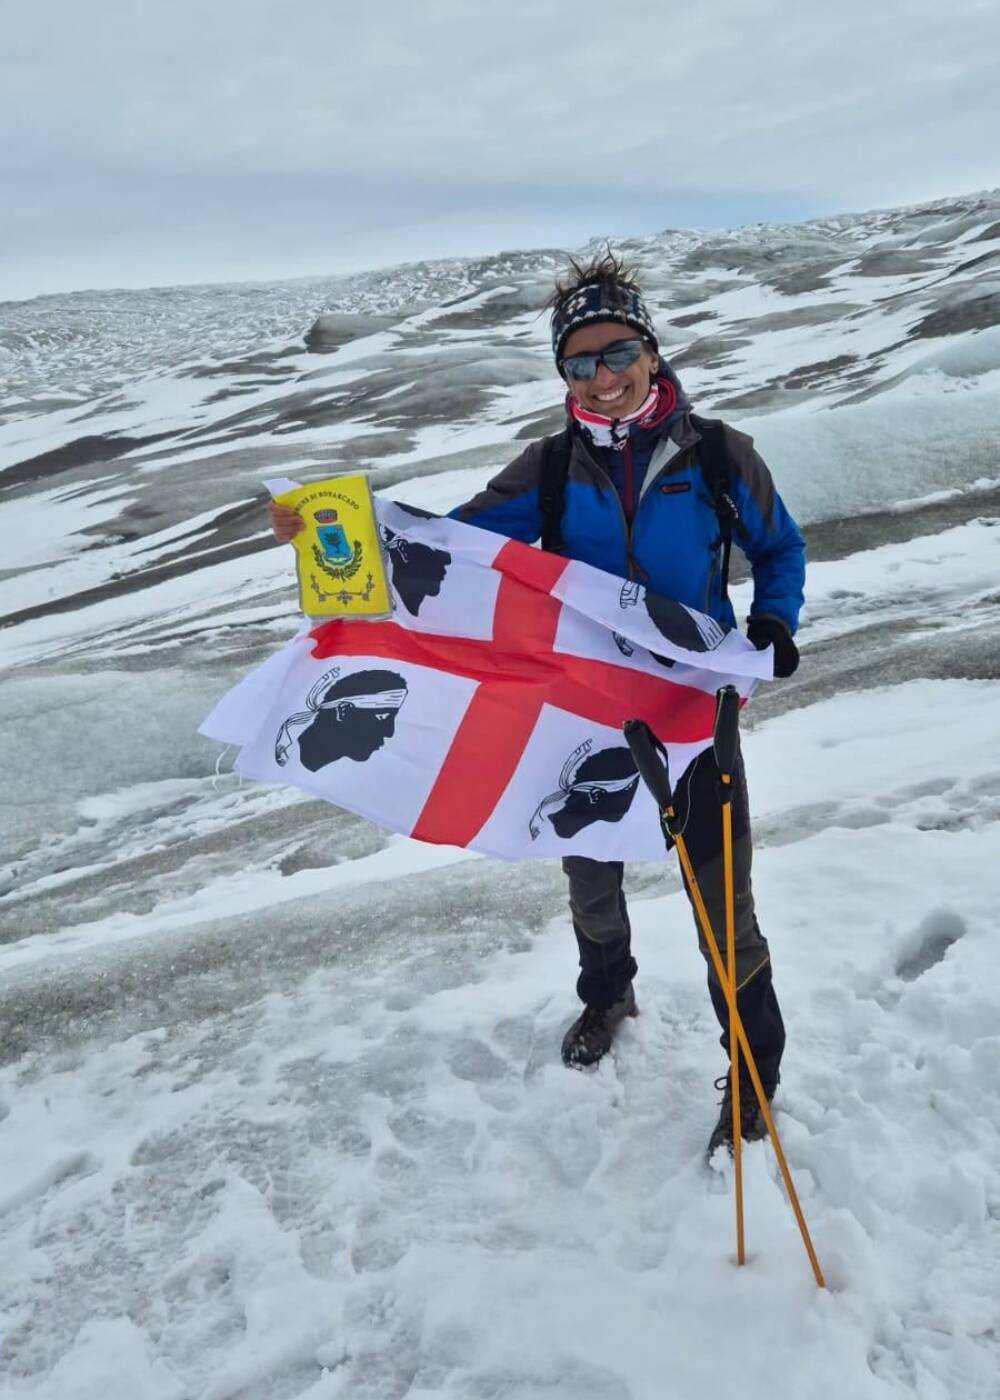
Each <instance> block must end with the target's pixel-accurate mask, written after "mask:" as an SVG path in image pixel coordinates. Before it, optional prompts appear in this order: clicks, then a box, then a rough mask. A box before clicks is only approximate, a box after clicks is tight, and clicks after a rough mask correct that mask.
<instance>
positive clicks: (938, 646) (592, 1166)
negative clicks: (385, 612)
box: [0, 193, 1000, 1400]
mask: <svg viewBox="0 0 1000 1400" xmlns="http://www.w3.org/2000/svg"><path fill="white" fill-rule="evenodd" d="M621 246H622V249H623V251H625V252H626V253H627V254H628V255H629V257H630V258H631V259H632V260H633V261H634V262H635V263H637V264H638V266H639V268H640V272H641V276H642V280H643V283H644V285H645V286H646V287H647V288H648V289H649V293H650V301H651V303H652V305H653V307H654V308H655V312H656V320H657V325H658V328H659V331H660V334H661V340H662V345H663V348H664V350H665V352H666V353H667V354H668V355H669V357H670V358H671V359H672V361H673V363H674V364H675V366H676V367H677V369H678V372H679V373H680V375H681V377H682V378H683V380H684V382H685V385H686V387H687V388H688V390H689V392H691V394H692V396H693V397H695V398H696V400H697V403H698V406H699V408H700V409H701V410H702V411H717V412H719V413H722V414H724V415H725V416H726V417H727V418H729V419H730V420H732V421H735V422H737V423H738V424H739V425H740V426H742V427H745V428H747V429H748V430H750V431H752V432H753V433H754V435H755V438H756V440H757V442H758V445H759V446H760V447H761V448H762V450H763V451H764V453H765V456H766V457H767V458H768V460H769V461H770V462H771V464H772V466H773V468H774V470H775V474H776V476H777V478H778V481H779V484H780V486H781V489H782V492H783V494H784V495H785V497H786V499H787V500H788V501H789V502H790V504H791V505H792V506H793V508H794V510H795V511H796V512H797V513H798V515H799V517H800V519H802V520H803V521H804V522H805V523H806V526H807V534H808V537H809V544H810V558H811V574H810V584H809V590H808V592H809V601H808V606H807V610H806V613H805V617H804V625H803V629H802V632H801V634H800V639H801V641H802V649H803V664H802V667H801V669H800V671H799V673H798V674H797V675H796V677H795V678H794V679H793V680H792V681H790V682H785V683H782V684H779V685H775V686H773V687H768V688H766V690H765V691H763V692H762V693H759V694H758V696H756V697H755V699H754V702H753V704H752V706H751V707H750V709H751V713H750V714H749V716H748V733H747V736H746V751H747V762H748V767H749V774H750V788H751V796H752V801H753V805H754V808H755V813H756V817H755V820H756V831H757V838H758V854H757V858H756V862H755V884H756V887H757V892H758V899H759V904H760V912H761V918H762V921H763V923H764V926H765V929H766V932H767V934H768V936H769V939H770V942H771V946H772V952H773V955H774V958H775V967H776V980H777V984H778V988H779V991H780V994H781V997H782V1001H783V1004H784V1008H785V1013H786V1019H787V1021H788V1024H789V1052H788V1057H787V1060H786V1066H785V1073H784V1080H783V1084H782V1086H781V1089H780V1091H779V1096H778V1099H777V1101H776V1108H777V1119H778V1125H779V1128H780V1129H781V1131H782V1133H783V1135H784V1138H785V1142H786V1147H787V1150H788V1153H789V1157H790V1159H791V1164H792V1169H793V1172H794V1173H795V1176H796V1180H797V1182H798V1184H799V1188H800V1191H801V1193H802V1196H803V1203H804V1206H805V1209H806V1213H807V1216H808V1218H809V1221H810V1225H811V1226H812V1228H813V1231H814V1235H815V1238H816V1244H817V1248H818V1250H819V1253H820V1257H821V1260H822V1262H823V1264H824V1267H825V1269H826V1272H827V1275H828V1281H829V1283H830V1285H831V1287H830V1291H829V1292H828V1293H819V1292H818V1291H817V1290H816V1288H815V1286H814V1284H813V1283H812V1281H811V1277H810V1275H809V1271H808V1268H807V1265H806V1260H805V1257H804V1255H803V1254H802V1251H801V1246H800V1244H799V1241H798V1236H797V1234H796V1232H795V1227H794V1223H793V1220H792V1216H791V1213H790V1212H789V1210H788V1209H787V1205H786V1203H785V1202H784V1200H783V1197H782V1192H781V1190H780V1187H779V1186H778V1184H777V1177H776V1173H775V1170H774V1167H773V1164H772V1162H771V1160H770V1158H769V1156H768V1153H767V1151H766V1150H765V1149H764V1148H763V1147H760V1148H754V1149H752V1150H751V1151H750V1153H749V1154H748V1164H747V1166H748V1177H749V1180H748V1231H749V1242H750V1250H751V1260H750V1266H749V1268H748V1269H747V1270H745V1271H737V1270H736V1269H735V1267H734V1266H733V1264H732V1260H731V1254H732V1224H731V1200H730V1196H729V1194H728V1189H727V1183H726V1182H725V1181H724V1180H722V1179H721V1178H720V1177H719V1176H718V1175H715V1176H713V1175H711V1174H708V1173H706V1172H705V1170H704V1169H703V1168H702V1167H701V1165H700V1161H699V1153H700V1148H701V1145H702V1143H703V1141H704V1139H705V1137H706V1136H707V1132H708V1130H709V1128H710V1126H711V1123H712V1121H713V1119H714V1111H715V1110H714V1104H715V1094H714V1091H713V1089H712V1079H713V1078H714V1077H715V1075H717V1074H719V1073H721V1072H722V1069H723V1066H722V1064H721V1061H720V1056H719V1051H718V1048H717V1046H716V1044H715V1038H716V1029H715V1025H714V1020H713V1018H712V1016H711V1010H710V1007H709V1004H708V999H707V997H706V995H705V992H704V986H703V970H702V965H701V962H700V959H699V957H698V954H697V951H696V948H695V945H694V937H693V932H692V930H691V928H690V921H689V916H688V913H687V910H686V907H685V905H684V900H683V895H682V894H681V893H680V892H679V884H678V880H677V876H676V872H675V871H674V870H673V868H672V867H671V868H668V870H667V872H666V873H665V874H664V871H663V869H662V868H659V867H657V868H648V869H647V868H640V867H636V868H635V869H633V870H631V871H630V882H629V883H630V889H631V890H632V891H633V900H632V909H633V922H634V925H635V928H636V944H637V948H636V951H637V956H638V959H639V961H640V964H641V967H642V971H641V974H640V979H639V983H638V993H639V999H640V1005H641V1009H642V1015H641V1016H640V1017H639V1019H638V1020H637V1021H636V1022H635V1023H634V1024H633V1025H630V1026H628V1027H627V1028H626V1030H625V1031H624V1032H623V1034H622V1036H621V1038H620V1041H619V1043H618V1045H617V1047H616V1049H615V1051H614V1053H613V1055H612V1057H610V1058H609V1059H608V1060H607V1061H605V1062H604V1063H603V1064H602V1065H601V1067H600V1068H599V1070H598V1071H597V1072H596V1073H593V1074H588V1075H579V1074H578V1075H571V1074H567V1073H566V1072H565V1071H564V1070H563V1069H562V1067H561V1066H560V1065H559V1063H558V1055H557V1050H558V1042H559V1038H560V1034H561V1029H562V1028H563V1026H564V1025H565V1024H566V1022H567V1021H568V1020H569V1019H570V1017H571V1016H572V1014H574V1006H573V996H572V985H573V978H574V969H573V962H574V948H573V940H572V934H571V931H570V928H569V924H568V919H567V916H566V913H565V910H564V890H563V880H562V877H561V874H560V872H559V871H558V869H557V868H553V867H551V866H549V865H548V864H546V863H538V862H536V863H532V864H530V865H527V866H522V867H509V866H503V865H501V864H499V863H497V862H493V861H486V860H478V859H472V858H469V857H468V856H467V855H465V853H462V852H454V851H447V850H439V849H434V848H426V847H419V846H415V845H413V844H411V843H407V842H403V841H399V840H397V839H396V838H391V837H388V836H386V835H385V834H383V833H381V832H379V831H376V830H374V829H373V828H371V827H369V826H367V825H366V824H365V823H364V822H362V821H360V820H359V819H357V818H354V817H351V816H349V815H348V814H346V813H341V812H337V811H335V810H333V809H331V808H328V807H325V806H323V805H322V804H320V803H317V802H313V801H310V800H306V799H305V798H304V797H302V796H301V795H298V796H297V795H295V794H293V793H291V792H285V791H280V790H277V791H271V790H263V789H256V788H241V787H239V786H238V785H237V783H236V782H235V780H234V779H233V778H232V777H231V776H230V775H228V774H227V773H226V771H225V765H224V764H223V765H222V766H221V770H220V772H218V773H216V772H215V763H216V758H217V754H216V752H215V750H214V748H213V746H211V745H210V744H208V743H207V742H206V741H204V740H201V739H199V738H198V737H197V735H196V733H195V730H196V725H197V722H198V720H199V719H200V718H201V716H202V715H203V714H204V712H205V711H206V710H207V709H208V708H209V706H210V705H211V703H212V701H213V700H214V699H215V697H216V696H217V695H218V694H219V693H220V692H221V691H222V690H223V689H225V688H226V687H227V686H228V685H229V684H231V683H232V681H233V680H234V679H235V678H236V677H237V676H238V675H239V674H241V673H242V672H244V671H246V670H248V669H249V668H250V666H251V665H253V664H254V663H255V662H256V661H257V660H259V659H261V658H262V657H263V656H264V655H265V654H266V653H267V651H268V650H269V649H271V648H273V647H274V646H275V645H276V644H277V643H278V642H279V641H280V640H281V639H282V638H283V637H284V636H286V635H287V633H288V632H289V631H290V630H291V629H292V628H293V627H294V625H295V616H294V601H293V597H292V590H291V569H290V561H289V559H288V558H287V557H286V555H287V551H283V550H280V549H274V548H271V547H269V543H268V536H267V534H266V530H265V527H264V521H263V518H262V511H261V506H260V502H261V499H262V491H261V488H260V481H261V478H262V477H264V476H266V475H274V474H276V473H279V472H280V473H281V474H291V475H295V476H298V477H301V478H306V479H308V478H309V477H310V476H322V475H327V474H329V473H331V472H335V471H339V470H344V469H348V468H352V467H357V466H361V467H364V468H366V469H370V470H371V471H372V472H373V474H374V480H375V484H376V487H377V488H378V489H382V490H386V491H389V492H391V494H394V495H397V496H399V497H400V498H401V499H404V500H409V501H412V502H414V503H415V504H421V505H424V506H426V507H428V508H431V509H435V510H439V509H446V508H448V507H450V506H451V505H453V504H455V503H456V502H457V501H459V500H461V499H463V498H464V497H466V496H467V495H469V494H471V492H472V491H473V490H474V489H475V488H476V487H477V486H478V485H479V484H480V483H481V482H482V481H484V480H485V479H486V478H487V477H488V476H489V475H490V473H491V472H492V471H493V470H494V469H495V468H496V467H497V466H499V465H501V464H503V463H504V462H506V461H508V460H509V459H510V458H511V456H513V455H514V453H515V452H516V451H517V450H518V448H519V445H520V443H521V442H523V441H524V440H525V439H527V438H530V437H531V436H533V435H536V434H538V433H540V432H542V431H545V430H547V429H549V428H550V427H554V426H556V425H557V424H558V423H559V421H560V412H561V410H560V398H561V396H560V392H559V384H558V381H557V379H556V377H555V375H554V372H553V370H552V365H551V357H550V354H549V351H548V346H547V332H546V321H545V317H544V316H541V315H539V313H538V307H539V305H540V303H541V301H542V300H543V299H544V296H545V295H546V293H547V290H548V287H549V285H550V283H551V279H552V277H553V275H554V273H555V272H556V270H557V269H558V268H559V267H560V265H561V261H562V259H561V258H560V256H559V255H557V254H556V253H555V252H553V251H541V252H524V253H510V254H504V255H501V256H500V257H497V258H491V259H481V260H468V261H449V262H447V263H438V264H418V265H414V266H411V267H406V268H398V269H392V270H391V271H389V272H386V273H379V274H368V275H366V276H363V277H356V278H351V279H339V280H337V281H333V280H331V281H329V282H325V283H321V282H298V283H287V284H281V285H274V286H268V287H237V286H233V287H222V288H211V287H209V288H206V287H199V288H174V289H166V290H159V291H151V292H129V293H89V294H83V293H81V294H77V295H76V296H72V297H53V298H39V299H36V300H34V301H32V302H23V303H13V304H7V305H6V306H3V307H0V371H2V372H3V374H4V377H5V383H4V388H3V391H2V394H3V396H2V398H0V525H2V538H3V541H4V548H3V561H2V566H0V626H2V630H0V665H2V667H3V671H2V677H0V681H2V683H0V721H2V723H0V763H2V765H3V768H2V771H3V773H4V775H5V784H4V798H3V803H2V807H0V842H2V847H3V853H2V855H0V862H3V866H2V868H0V940H2V941H0V968H2V971H3V977H2V978H0V1048H2V1051H3V1055H2V1058H3V1061H4V1063H5V1067H4V1068H3V1069H2V1070H0V1254H2V1257H3V1259H4V1264H5V1267H4V1269H3V1270H2V1283H0V1319H2V1329H3V1330H2V1331H0V1375H3V1376H4V1378H5V1380H6V1384H7V1387H8V1389H7V1392H6V1393H9V1394H10V1395H12V1396H18V1397H20V1396H24V1397H39V1400H56V1398H57V1397H58V1400H66V1398H67V1397H69V1398H70V1400H76V1398H77V1397H81V1400H89V1397H95V1398H96V1397H98V1396H101V1397H104V1396H107V1395H112V1394H123V1395H124V1394H127V1395H129V1396H130V1397H137V1400H146V1397H148V1400H180V1397H192V1398H193V1397H199V1400H223V1397H231V1400H236V1397H239V1398H240V1400H265V1397H267V1400H293V1398H294V1400H333V1397H338V1400H339V1397H351V1400H356V1398H360V1400H368V1397H371V1400H375V1397H379V1400H382V1397H386V1398H387V1400H388V1397H403V1396H407V1397H410V1400H423V1397H428V1398H429V1397H430V1396H461V1397H463V1400H464V1398H465V1397H470V1398H471V1400H487V1397H490V1398H491V1400H492V1397H497V1400H499V1397H504V1400H542V1397H550V1396H555V1395H562V1394H566V1395H571V1394H572V1395H574V1396H576V1397H581V1398H582V1400H590V1397H593V1400H598V1397H600V1400H604V1397H608V1400H662V1397H663V1396H666V1395H669V1396H671V1397H672V1398H673V1397H676V1400H689V1397H690V1398H691V1400H694V1397H699V1400H700V1397H702V1396H703V1395H704V1394H705V1393H706V1391H708V1390H711V1391H713V1392H715V1393H720V1394H723V1395H727V1396H728V1395H737V1394H739V1395H741V1396H746V1397H747V1400H758V1397H759V1400H763V1397H765V1396H767V1397H769V1400H784V1397H789V1400H791V1397H792V1396H795V1397H796V1398H797V1397H798V1396H799V1395H800V1394H801V1392H802V1389H803V1386H806V1385H807V1386H808V1387H809V1388H810V1389H811V1390H812V1391H813V1392H814V1393H816V1394H818V1395H819V1396H820V1397H821V1398H822V1400H825V1397H826V1396H830V1397H831V1400H832V1397H837V1400H842V1398H843V1400H867V1398H868V1397H873V1400H874V1398H875V1397H893V1396H907V1395H918V1396H921V1397H925V1400H987V1397H990V1400H992V1397H994V1396H995V1395H996V1393H997V1376H998V1375H1000V1323H998V1319H1000V1291H998V1284H997V1277H998V1275H997V1270H996V1261H997V1257H998V1250H1000V1166H998V1164H1000V1099H998V1089H997V1085H998V1082H1000V1081H998V1070H1000V993H998V991H997V986H998V982H1000V977H998V973H1000V967H998V961H1000V960H998V957H997V953H996V943H995V937H994V932H995V931H994V924H995V917H996V916H995V909H996V907H997V903H998V897H1000V873H998V865H997V861H996V857H995V850H996V831H997V826H996V823H997V818H998V816H1000V693H998V688H997V684H996V682H997V676H998V671H1000V626H998V623H1000V595H998V593H997V585H996V578H997V561H998V547H1000V451H998V447H997V442H998V434H1000V395H998V392H997V390H998V388H1000V272H998V266H1000V194H996V193H994V194H986V195H979V196H975V197H970V198H968V199H964V200H948V201H942V202H940V203H937V204H932V205H929V206H925V207H921V208H919V209H903V210H891V211H885V212H881V213H878V214H869V215H862V216H854V217H849V218H848V217H845V218H843V219H834V220H824V221H819V222H813V223H810V224H805V225H800V226H788V227H785V226H782V227H774V226H761V227H754V228H750V229H743V230H737V231H734V232H732V233H729V234H725V235H720V234H706V233H697V232H690V231H671V232H668V233H665V234H663V235H661V236H659V237H657V238H651V239H643V240H632V241H629V240H623V242H622V245H621ZM736 594H737V599H738V602H739V603H741V604H742V606H744V607H745V606H746V604H747V602H748V593H747V591H746V585H742V586H740V587H738V588H737V590H736ZM824 1387H825V1388H824Z"/></svg>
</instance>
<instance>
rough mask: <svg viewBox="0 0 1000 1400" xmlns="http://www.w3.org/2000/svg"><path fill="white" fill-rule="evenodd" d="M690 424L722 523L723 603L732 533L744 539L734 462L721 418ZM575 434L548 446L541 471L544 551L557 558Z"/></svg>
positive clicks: (694, 420)
mask: <svg viewBox="0 0 1000 1400" xmlns="http://www.w3.org/2000/svg"><path fill="white" fill-rule="evenodd" d="M691 423H692V426H693V427H694V428H696V429H697V431H698V432H699V433H700V434H701V449H700V461H701V473H702V477H703V478H704V481H705V486H706V489H707V490H708V494H709V496H710V497H711V501H712V506H713V508H714V510H715V514H716V517H717V519H718V522H719V538H718V539H717V540H716V542H715V546H714V547H715V548H716V549H718V547H719V545H720V544H721V546H722V599H723V602H725V601H726V600H727V598H728V596H729V593H728V589H729V556H730V554H731V553H732V548H733V531H734V530H735V531H736V534H737V535H738V536H741V537H742V536H744V535H745V533H746V532H745V530H744V529H743V527H742V526H741V524H740V513H739V511H738V510H737V508H736V502H735V501H734V500H733V498H732V496H731V495H730V491H729V480H730V475H731V472H732V462H731V459H730V456H729V453H728V451H727V450H726V438H725V431H724V429H723V425H722V423H721V421H720V420H719V419H718V418H699V417H697V416H696V415H695V414H693V413H692V414H691ZM572 445H573V439H572V430H571V429H570V428H564V429H563V431H562V432H561V433H559V434H558V435H557V436H556V437H553V438H548V439H547V440H546V442H545V446H544V449H543V457H542V466H541V471H540V473H539V477H538V505H539V509H540V510H541V514H542V548H543V549H547V550H549V551H550V552H551V553H553V554H558V553H560V551H561V550H562V548H563V538H562V514H563V500H564V497H565V494H566V477H567V474H568V473H569V458H570V452H571V450H572Z"/></svg>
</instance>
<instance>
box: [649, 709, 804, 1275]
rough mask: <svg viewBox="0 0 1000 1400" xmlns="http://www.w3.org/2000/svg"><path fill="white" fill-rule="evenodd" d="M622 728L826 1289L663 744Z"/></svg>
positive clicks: (794, 1209)
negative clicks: (672, 852) (672, 853)
mask: <svg viewBox="0 0 1000 1400" xmlns="http://www.w3.org/2000/svg"><path fill="white" fill-rule="evenodd" d="M623 728H624V734H625V740H626V742H627V744H628V746H629V748H630V750H631V751H632V757H633V759H634V760H635V766H636V768H637V769H638V770H639V774H640V776H641V778H642V780H643V782H644V783H645V784H646V786H647V788H648V789H649V791H650V792H651V793H652V795H653V799H654V801H655V802H656V805H657V807H658V808H659V812H660V826H661V828H662V830H663V835H664V838H665V839H666V841H667V843H668V845H671V844H672V845H674V846H675V847H676V849H677V857H678V859H679V861H680V863H681V869H682V871H683V872H684V880H685V883H686V884H687V888H688V890H689V892H690V895H691V902H692V903H693V905H694V910H695V915H696V917H697V919H698V926H699V928H700V929H701V931H702V935H703V937H704V939H705V945H706V947H707V948H708V952H709V956H710V957H711V960H712V967H713V968H714V970H715V976H716V978H717V980H718V983H719V986H720V987H721V988H722V993H723V996H724V997H725V1000H726V1005H727V1007H728V1008H729V1016H730V1026H731V1027H732V1028H733V1030H735V1039H736V1045H737V1046H738V1047H739V1051H740V1052H742V1054H743V1058H744V1061H745V1063H746V1067H747V1072H748V1074H749V1076H750V1082H751V1083H752V1084H753V1089H754V1093H755V1094H756V1096H757V1102H758V1103H759V1104H760V1111H761V1114H762V1116H763V1118H764V1122H765V1124H766V1125H767V1132H768V1136H769V1137H770V1139H771V1144H772V1146H773V1148H774V1155H775V1157H776V1158H777V1160H778V1168H779V1170H780V1172H781V1177H782V1180H783V1181H784V1183H785V1190H786V1191H787V1193H788V1199H789V1202H790V1204H791V1207H792V1212H793V1214H794V1216H795V1220H796V1223H797V1225H798V1227H799V1234H800V1235H801V1236H802V1243H803V1245H804V1246H805V1251H806V1254H807V1255H808V1257H809V1263H810V1265H811V1266H812V1271H813V1277H814V1278H815V1280H816V1283H817V1285H818V1286H819V1287H820V1288H825V1287H826V1283H825V1281H824V1278H823V1273H822V1270H821V1269H820V1266H819V1260H818V1259H817V1257H816V1251H815V1250H814V1249H813V1243H812V1238H811V1236H810V1234H809V1227H808V1226H807V1225H806V1222H805V1216H804V1215H803V1214H802V1207H801V1206H800V1205H799V1198H798V1194H797V1193H796V1190H795V1183H794V1182H793V1181H792V1174H791V1172H790V1171H789V1170H788V1162H787V1161H786V1160H785V1154H784V1151H783V1150H782V1146H781V1140H780V1138H779V1137H778V1130H777V1128H776V1127H775V1126H774V1119H773V1118H772V1116H771V1105H770V1104H769V1103H768V1101H767V1095H766V1094H765V1093H764V1086H763V1084H762V1083H761V1080H760V1075H759V1073H758V1072H757V1064H756V1061H755V1060H754V1057H753V1051H752V1050H751V1049H750V1042H749V1040H748V1039H747V1033H746V1030H745V1029H744V1027H743V1021H742V1018H741V1017H740V1013H739V1008H738V1007H737V1004H736V994H735V991H734V990H733V987H732V985H731V983H730V980H729V977H728V976H727V974H726V969H725V967H724V966H723V963H722V955H721V954H720V952H719V948H718V945H717V942H716V938H715V933H714V932H713V929H712V923H711V920H710V919H709V917H708V910H707V909H706V908H705V901H704V900H703V899H702V896H701V890H700V889H699V887H698V881H697V878H696V876H695V873H694V868H693V866H692V865H691V860H690V857H689V856H688V852H687V846H686V845H685V842H684V836H683V834H682V832H681V830H680V824H679V822H678V821H677V812H676V810H675V808H674V797H673V792H672V790H671V787H670V773H669V769H668V765H667V760H666V754H665V753H663V750H662V748H660V752H659V753H657V745H656V740H655V739H654V737H653V734H652V732H651V731H650V729H649V726H648V725H646V724H645V723H644V722H643V721H642V720H640V719H630V720H626V722H625V724H624V726H623ZM730 1054H731V1055H733V1046H732V1043H731V1048H730ZM734 1058H735V1055H734ZM738 1127H739V1124H738V1123H737V1129H738ZM738 1136H739V1133H738V1132H737V1137H738ZM734 1145H735V1144H734Z"/></svg>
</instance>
